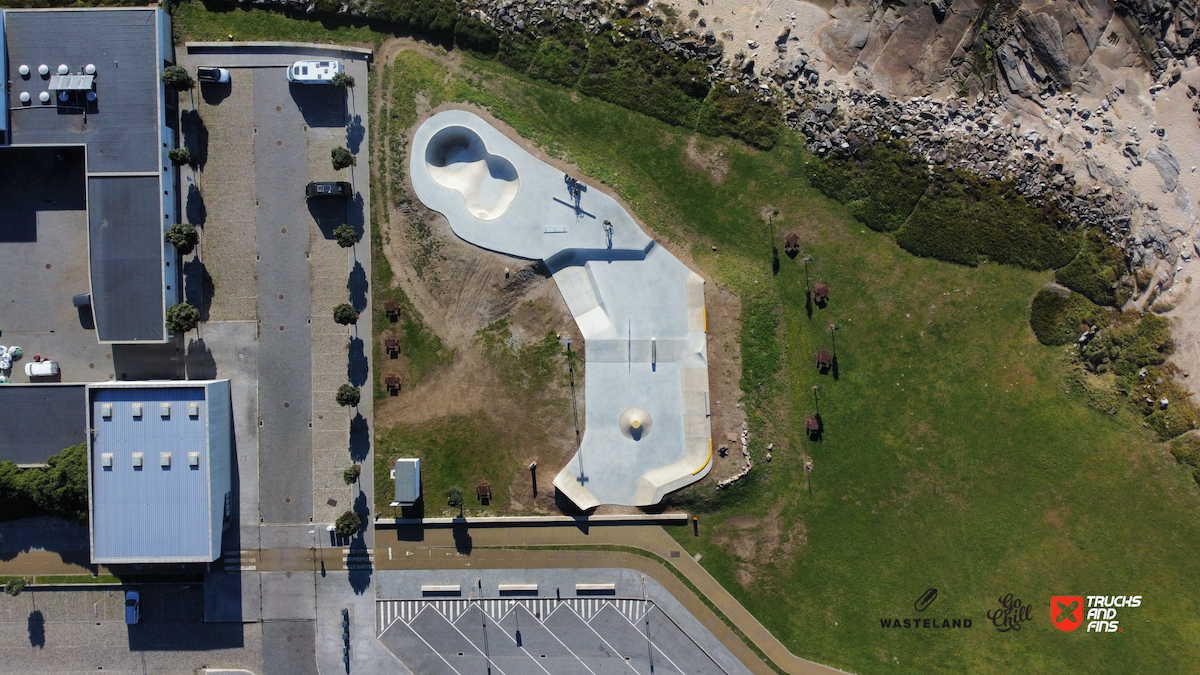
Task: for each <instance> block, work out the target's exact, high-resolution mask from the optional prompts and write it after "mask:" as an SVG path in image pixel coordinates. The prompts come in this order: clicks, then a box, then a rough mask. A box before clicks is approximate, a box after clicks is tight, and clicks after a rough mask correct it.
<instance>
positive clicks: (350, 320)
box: [333, 302, 358, 326]
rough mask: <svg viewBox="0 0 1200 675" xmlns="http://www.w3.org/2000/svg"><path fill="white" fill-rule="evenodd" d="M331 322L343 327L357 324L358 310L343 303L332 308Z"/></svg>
mask: <svg viewBox="0 0 1200 675" xmlns="http://www.w3.org/2000/svg"><path fill="white" fill-rule="evenodd" d="M333 320H334V321H336V322H338V323H340V324H342V325H343V326H349V325H351V324H355V323H358V310H356V309H354V307H352V306H350V305H349V304H347V303H345V302H343V303H342V304H340V305H338V306H337V307H334V308H333Z"/></svg>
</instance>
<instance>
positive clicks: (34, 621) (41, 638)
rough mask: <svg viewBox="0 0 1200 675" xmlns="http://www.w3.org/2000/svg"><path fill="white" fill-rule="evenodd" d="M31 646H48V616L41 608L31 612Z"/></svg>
mask: <svg viewBox="0 0 1200 675" xmlns="http://www.w3.org/2000/svg"><path fill="white" fill-rule="evenodd" d="M29 646H30V647H37V648H38V649H42V648H43V647H45V646H46V617H45V616H42V610H40V609H35V610H33V611H32V612H30V613H29Z"/></svg>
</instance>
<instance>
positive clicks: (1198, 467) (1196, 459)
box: [1167, 434, 1200, 483]
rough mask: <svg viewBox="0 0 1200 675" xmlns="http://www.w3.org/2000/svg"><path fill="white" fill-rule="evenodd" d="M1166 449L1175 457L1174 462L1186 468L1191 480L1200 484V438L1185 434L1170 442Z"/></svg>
mask: <svg viewBox="0 0 1200 675" xmlns="http://www.w3.org/2000/svg"><path fill="white" fill-rule="evenodd" d="M1167 448H1168V449H1169V450H1170V451H1171V454H1172V455H1174V456H1175V461H1177V462H1179V463H1180V464H1182V465H1184V466H1185V467H1187V469H1188V471H1190V472H1191V473H1192V478H1193V479H1195V481H1196V482H1197V483H1200V436H1197V435H1196V434H1185V435H1183V436H1180V437H1179V438H1176V439H1175V440H1173V441H1171V444H1170V445H1168V446H1167Z"/></svg>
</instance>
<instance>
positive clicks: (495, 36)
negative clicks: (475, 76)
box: [454, 16, 500, 56]
mask: <svg viewBox="0 0 1200 675" xmlns="http://www.w3.org/2000/svg"><path fill="white" fill-rule="evenodd" d="M454 43H455V44H457V45H458V46H459V47H460V48H462V49H465V50H467V51H470V52H475V53H476V54H480V55H483V56H491V55H492V54H495V53H496V51H497V50H499V49H500V34H499V33H497V32H496V31H495V30H493V29H492V27H491V26H488V25H487V24H486V23H484V22H482V21H480V20H479V19H476V18H474V17H471V16H461V17H459V18H458V23H456V24H454Z"/></svg>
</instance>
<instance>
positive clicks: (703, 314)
mask: <svg viewBox="0 0 1200 675" xmlns="http://www.w3.org/2000/svg"><path fill="white" fill-rule="evenodd" d="M700 316H701V317H702V318H703V319H704V332H705V333H707V332H708V305H700ZM700 468H701V469H703V468H704V467H700Z"/></svg>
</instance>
